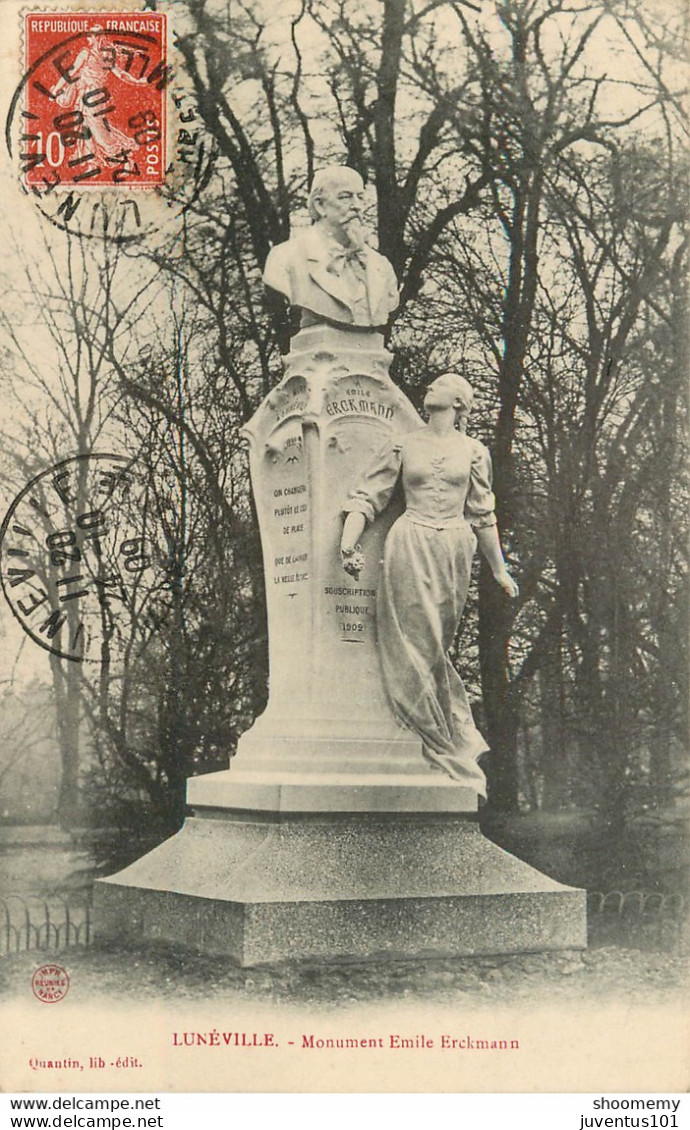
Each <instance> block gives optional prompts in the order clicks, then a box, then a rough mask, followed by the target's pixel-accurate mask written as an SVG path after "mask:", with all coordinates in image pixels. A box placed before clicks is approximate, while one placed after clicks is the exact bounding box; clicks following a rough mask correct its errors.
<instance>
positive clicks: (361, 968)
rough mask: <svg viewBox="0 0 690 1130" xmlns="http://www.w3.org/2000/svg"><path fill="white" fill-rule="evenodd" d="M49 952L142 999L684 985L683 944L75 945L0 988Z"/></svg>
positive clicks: (534, 994)
mask: <svg viewBox="0 0 690 1130" xmlns="http://www.w3.org/2000/svg"><path fill="white" fill-rule="evenodd" d="M53 958H54V959H55V960H56V961H59V962H60V963H61V964H63V965H65V966H66V968H67V970H68V972H69V974H70V978H71V979H72V981H73V982H74V983H78V984H79V987H80V991H81V992H82V993H83V994H84V995H85V996H86V997H88V996H89V995H91V993H93V995H94V996H95V995H98V996H102V995H103V994H105V995H112V997H113V999H117V1000H119V1001H123V1000H126V999H131V1000H141V999H146V1000H149V1001H155V1000H161V1001H162V1000H165V999H166V998H173V997H174V998H175V999H176V1000H177V1001H178V1002H179V1001H181V1000H188V1001H190V1002H191V1001H202V1000H204V999H210V998H212V999H213V1000H214V1002H216V1003H218V1002H219V1001H232V1002H233V1003H237V1004H239V1003H249V1002H250V1001H251V1000H257V999H261V1000H263V1001H269V1000H272V1001H285V1002H287V1001H290V1002H294V1003H300V1004H308V1005H310V1006H317V1007H318V1006H319V1005H332V1004H339V1003H341V1004H347V1003H355V1002H362V1003H375V1002H378V1001H382V1000H386V1001H388V1002H391V1003H393V1002H395V1001H407V1002H411V1001H419V1002H427V1003H429V1004H433V1003H443V1004H450V1003H455V1004H462V1005H463V1006H466V1007H467V1008H468V1009H469V1008H472V1007H484V1006H486V1005H491V1004H493V1003H500V1004H501V1005H502V1006H506V1005H516V1006H519V1005H521V1004H526V1003H529V1004H532V1005H533V1004H537V1003H540V1002H543V1003H549V1004H550V1005H556V1004H557V1002H559V1001H562V1002H564V1003H565V1002H567V1001H577V1002H580V1003H583V1002H585V1001H587V1000H590V1001H591V1002H597V1001H599V1002H604V1001H610V1002H615V1001H617V1000H620V1001H625V1002H626V1003H627V1004H631V1005H632V1004H635V1005H644V1004H647V1003H648V1004H651V1005H664V1004H667V1003H668V1004H671V1003H673V1002H674V1001H675V1002H676V1003H677V1002H678V999H679V996H680V995H681V994H682V993H683V992H685V991H686V989H687V980H686V979H687V959H686V957H685V956H684V955H683V954H681V953H675V954H669V953H659V952H644V951H643V950H639V949H632V948H623V947H620V946H602V947H594V948H591V949H589V950H588V951H586V952H585V953H582V954H581V953H579V952H570V951H568V952H564V953H561V954H522V955H515V956H510V957H494V958H452V959H451V958H445V959H444V958H431V959H424V960H419V961H399V962H389V961H385V962H384V961H380V962H376V961H374V962H369V963H367V962H358V963H352V964H345V963H323V962H299V963H284V964H281V965H275V966H262V967H259V968H255V969H239V968H237V966H235V965H232V964H231V963H230V962H229V961H228V960H227V959H223V958H211V957H203V956H199V955H194V954H182V953H175V952H170V951H167V950H162V949H146V950H139V951H135V952H130V951H120V950H108V951H103V950H99V949H83V948H75V949H72V950H69V951H67V952H63V953H61V954H48V953H43V952H40V951H32V952H30V953H24V954H19V955H14V956H10V957H7V958H5V959H3V960H2V962H0V994H1V995H2V996H5V997H7V996H8V995H11V996H23V995H24V994H26V991H27V987H28V985H29V982H30V979H31V974H32V973H33V971H34V969H35V968H36V967H37V965H39V964H42V963H43V962H44V961H48V960H52V959H53Z"/></svg>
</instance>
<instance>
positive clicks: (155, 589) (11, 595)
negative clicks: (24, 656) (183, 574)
mask: <svg viewBox="0 0 690 1130" xmlns="http://www.w3.org/2000/svg"><path fill="white" fill-rule="evenodd" d="M155 511H156V508H155V504H154V502H153V501H152V497H151V480H150V476H149V475H148V474H147V473H146V471H145V470H143V469H141V468H139V467H138V466H137V464H136V463H134V462H133V461H132V460H130V459H127V458H126V457H124V456H121V455H105V454H97V453H92V454H89V455H78V456H75V457H74V458H72V459H65V460H63V461H62V462H60V463H57V464H55V465H54V466H52V467H49V468H47V469H46V470H44V471H42V472H41V473H40V474H38V475H36V477H35V478H33V479H32V480H31V482H30V483H29V484H28V485H27V486H26V487H25V488H24V489H23V490H22V491H21V492H20V494H18V495H17V497H16V498H15V500H14V502H13V503H12V505H11V506H10V509H9V511H8V513H7V515H6V517H5V520H4V522H3V524H2V528H1V529H0V576H1V580H2V587H3V591H4V594H5V597H6V599H7V601H8V603H9V605H10V608H11V609H12V612H13V613H14V615H15V617H16V618H17V620H18V621H19V623H20V624H21V625H22V627H23V629H24V631H25V632H26V633H27V635H29V636H30V637H31V639H32V640H33V641H34V642H35V643H37V644H38V645H39V647H42V648H45V649H46V650H47V651H49V652H51V653H52V654H53V655H57V656H60V657H61V658H62V659H72V660H76V661H81V660H89V659H90V660H96V661H99V662H110V661H111V660H113V659H115V658H116V657H117V656H118V654H120V653H121V652H122V650H123V648H125V647H127V646H128V645H130V644H131V642H132V641H133V639H134V635H135V634H136V633H137V631H140V630H142V629H146V630H150V623H149V620H150V615H151V612H152V609H153V608H154V606H155V604H156V599H157V595H158V594H160V592H161V591H162V587H163V586H164V584H165V575H164V570H163V569H162V567H161V562H162V558H161V554H160V552H159V547H158V545H157V541H156V533H157V524H156V519H155Z"/></svg>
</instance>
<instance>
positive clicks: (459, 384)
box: [341, 373, 518, 796]
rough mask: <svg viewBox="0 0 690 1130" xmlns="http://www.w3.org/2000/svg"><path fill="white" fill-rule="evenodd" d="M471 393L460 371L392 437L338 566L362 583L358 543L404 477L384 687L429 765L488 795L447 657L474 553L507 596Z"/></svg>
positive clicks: (438, 384)
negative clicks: (471, 430) (469, 428)
mask: <svg viewBox="0 0 690 1130" xmlns="http://www.w3.org/2000/svg"><path fill="white" fill-rule="evenodd" d="M472 398H473V393H472V388H471V386H470V385H469V384H468V382H467V381H466V380H465V379H464V378H463V377H461V376H458V375H457V374H456V373H445V374H444V375H443V376H441V377H438V379H437V380H435V381H433V383H432V384H430V385H429V387H428V389H427V392H426V396H425V398H424V408H425V410H426V412H427V413H428V417H429V422H428V424H426V426H422V427H420V428H419V429H418V430H415V431H413V432H410V433H408V434H407V435H405V436H403V437H402V438H399V439H397V440H393V441H391V442H390V443H388V444H387V446H386V447H385V448H384V450H383V451H382V452H380V454H379V456H378V458H377V460H376V461H375V463H374V465H373V466H372V467H371V468H370V469H369V471H368V472H367V473H366V475H365V476H364V477H363V478H362V479H361V480H360V482H359V483H358V484H357V486H356V488H355V489H354V490H353V491H352V492H351V494H350V497H349V499H348V501H347V502H346V503H345V505H344V507H343V510H344V512H345V513H346V515H347V516H346V518H345V524H344V527H343V534H342V540H341V554H342V560H343V567H344V568H345V570H346V571H347V572H349V573H351V574H353V575H354V576H357V575H358V573H359V570H360V569H361V568H362V565H363V556H362V553H361V549H360V547H359V545H358V544H357V543H358V542H359V538H360V537H361V535H362V533H363V531H364V528H365V526H366V523H367V522H373V521H374V519H375V517H376V515H377V514H380V513H381V512H382V511H383V510H384V509H385V508H386V506H387V505H388V503H389V501H390V499H391V495H392V494H393V490H394V488H395V485H396V482H397V481H398V478H399V477H401V478H402V486H403V491H404V495H405V504H406V510H405V512H404V513H403V514H402V515H401V516H400V517H399V518H398V519H397V521H396V522H395V523H394V524H393V526H392V527H391V529H390V532H389V534H388V537H387V538H386V544H385V549H384V557H383V565H382V575H381V579H380V582H379V589H378V601H377V627H378V647H379V655H380V660H381V669H382V675H383V683H384V686H385V688H386V692H387V695H388V698H389V699H390V702H391V706H392V708H393V712H394V714H395V716H396V717H397V718H398V720H399V721H400V722H402V723H403V724H404V725H406V726H408V727H409V728H410V729H412V730H414V731H416V733H418V734H419V736H420V738H421V739H422V743H423V750H424V755H425V757H426V758H427V760H428V761H429V762H430V763H431V765H432V766H433V767H438V768H440V769H442V770H444V771H445V772H446V773H448V774H449V775H450V776H451V777H453V778H454V779H455V780H456V781H458V782H459V783H460V784H463V785H466V786H467V787H468V788H471V789H473V790H474V791H476V792H477V793H478V794H480V795H481V796H485V795H486V791H485V789H486V779H485V777H484V774H483V772H482V770H481V768H480V767H479V765H478V764H477V759H478V758H479V757H481V755H482V754H483V753H486V752H487V751H488V746H487V745H486V742H485V741H484V739H483V737H482V735H481V734H480V733H479V731H478V730H477V728H476V726H475V725H474V721H473V718H472V712H471V710H470V706H469V703H468V701H467V695H466V693H465V688H464V686H463V684H462V680H461V679H460V676H459V675H458V674H457V672H456V670H455V668H454V667H453V665H452V663H451V661H450V658H449V656H448V650H449V648H450V647H451V646H452V644H453V640H454V638H455V634H456V631H457V628H458V625H459V623H460V617H461V615H462V611H463V608H464V605H465V601H466V599H467V592H468V588H469V583H470V569H471V565H472V558H473V556H474V551H475V548H476V546H477V544H478V545H479V548H480V550H481V552H482V553H483V555H484V557H485V558H486V560H487V562H488V564H489V566H490V568H491V571H492V573H493V575H494V577H495V579H496V580H497V582H498V583H499V585H501V587H502V588H503V589H505V591H506V592H507V593H508V595H509V596H510V597H513V598H515V597H517V595H518V587H517V585H516V583H515V581H514V580H513V578H512V577H511V575H510V573H509V572H508V570H507V568H506V564H505V561H504V559H503V553H502V551H501V544H500V541H499V538H498V530H497V527H496V517H495V514H494V496H493V494H492V492H491V458H490V456H489V452H488V451H487V449H486V447H484V445H483V444H482V443H480V442H479V441H478V440H476V439H470V438H469V437H468V436H467V435H466V434H465V426H466V423H467V417H468V416H469V412H470V409H471V406H472Z"/></svg>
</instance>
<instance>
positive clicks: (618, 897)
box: [587, 891, 687, 950]
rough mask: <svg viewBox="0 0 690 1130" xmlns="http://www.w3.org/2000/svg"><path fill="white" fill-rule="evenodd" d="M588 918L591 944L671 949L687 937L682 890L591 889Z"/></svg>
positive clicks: (685, 907)
mask: <svg viewBox="0 0 690 1130" xmlns="http://www.w3.org/2000/svg"><path fill="white" fill-rule="evenodd" d="M587 921H588V926H589V942H590V945H606V944H609V945H630V946H635V947H641V948H643V949H664V950H671V949H675V948H677V946H678V945H679V944H680V943H681V941H682V940H683V936H684V933H685V930H686V926H687V905H686V900H685V898H684V897H683V895H679V894H661V893H660V892H657V891H655V892H651V893H650V892H647V891H607V892H606V893H604V892H603V891H589V892H588V894H587Z"/></svg>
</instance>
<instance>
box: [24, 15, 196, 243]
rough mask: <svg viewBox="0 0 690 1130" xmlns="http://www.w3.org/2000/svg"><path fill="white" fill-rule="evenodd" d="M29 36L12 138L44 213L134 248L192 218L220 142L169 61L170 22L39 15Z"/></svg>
mask: <svg viewBox="0 0 690 1130" xmlns="http://www.w3.org/2000/svg"><path fill="white" fill-rule="evenodd" d="M23 33H24V45H25V51H24V53H25V62H26V71H25V73H24V75H23V77H22V79H21V82H20V83H19V86H18V87H17V90H16V91H15V94H14V97H13V98H12V102H11V105H10V110H9V113H8V117H7V122H6V131H5V134H6V142H7V148H8V151H9V153H10V156H11V157H12V158H13V160H16V161H17V162H18V165H19V176H20V183H21V186H22V189H23V191H24V192H26V193H27V194H29V195H30V196H31V197H32V199H33V200H34V202H35V203H36V206H37V207H38V209H39V210H40V212H41V213H42V214H43V215H44V216H45V217H46V218H47V219H48V220H49V221H50V222H51V223H52V224H54V225H55V226H56V227H58V228H61V229H63V230H64V231H67V232H71V233H74V234H78V235H80V236H82V237H85V238H89V239H94V238H95V239H103V238H106V239H109V240H112V241H114V242H116V243H129V242H132V241H133V240H137V239H139V238H141V237H142V236H143V235H146V234H147V233H150V232H152V231H158V230H160V229H162V228H163V227H165V226H166V225H167V223H168V222H169V221H170V220H171V219H173V218H174V217H176V216H179V214H180V213H181V212H184V211H186V210H187V209H188V208H189V207H190V206H191V204H192V203H193V202H194V201H195V200H196V199H197V198H198V196H199V193H200V192H201V190H202V189H203V187H204V186H205V184H206V182H207V180H208V178H209V176H210V173H211V170H212V167H213V161H214V159H215V145H214V143H213V141H212V140H211V139H210V138H209V136H208V134H207V132H206V131H205V130H204V129H203V128H202V122H201V118H200V116H199V114H198V111H197V109H196V106H195V99H194V95H193V91H192V90H191V88H190V87H189V84H188V83H186V82H185V80H184V76H183V74H182V72H181V71H180V68H178V72H179V73H177V72H176V71H175V69H174V67H173V65H172V63H171V62H170V55H171V50H170V46H169V43H168V16H167V15H166V14H165V13H163V12H153V11H144V12H141V11H140V12H132V11H116V10H112V11H110V12H108V11H99V12H79V11H77V12H55V11H53V12H45V13H41V12H36V11H32V12H29V13H27V14H25V16H24V25H23Z"/></svg>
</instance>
